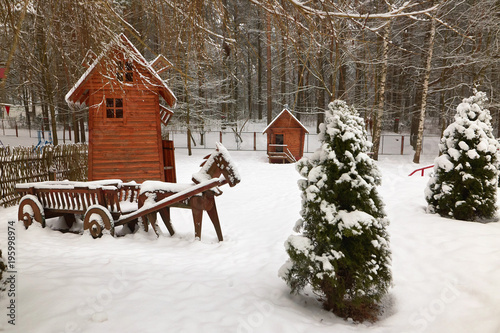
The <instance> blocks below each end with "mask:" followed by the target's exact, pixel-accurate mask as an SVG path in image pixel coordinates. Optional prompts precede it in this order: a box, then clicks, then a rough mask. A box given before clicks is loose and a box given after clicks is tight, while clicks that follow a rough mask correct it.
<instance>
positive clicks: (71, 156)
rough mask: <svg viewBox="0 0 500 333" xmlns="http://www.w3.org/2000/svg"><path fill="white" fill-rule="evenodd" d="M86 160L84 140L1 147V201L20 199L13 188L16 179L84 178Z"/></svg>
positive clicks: (3, 204)
mask: <svg viewBox="0 0 500 333" xmlns="http://www.w3.org/2000/svg"><path fill="white" fill-rule="evenodd" d="M87 160H88V147H87V145H86V144H66V145H58V146H50V145H47V146H44V147H42V148H41V149H35V148H34V147H15V148H11V147H6V148H3V149H0V205H1V206H3V207H8V206H13V205H15V204H17V202H18V201H19V199H20V195H19V194H18V193H17V192H16V190H15V187H16V184H17V183H31V182H42V181H47V180H64V179H68V180H73V181H86V180H87ZM51 178H52V179H51Z"/></svg>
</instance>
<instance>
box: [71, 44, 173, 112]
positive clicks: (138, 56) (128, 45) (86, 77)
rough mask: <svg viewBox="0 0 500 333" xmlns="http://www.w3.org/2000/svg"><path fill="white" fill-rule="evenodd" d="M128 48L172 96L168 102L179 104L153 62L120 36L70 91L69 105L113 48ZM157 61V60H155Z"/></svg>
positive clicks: (107, 46) (108, 46)
mask: <svg viewBox="0 0 500 333" xmlns="http://www.w3.org/2000/svg"><path fill="white" fill-rule="evenodd" d="M116 46H118V47H123V46H125V47H128V48H129V50H132V52H133V53H134V56H135V58H134V60H135V61H137V62H138V63H139V64H140V65H142V66H144V68H146V69H147V70H148V72H149V73H150V74H151V76H152V77H154V78H155V79H156V80H157V81H158V83H159V86H160V87H161V88H162V89H164V90H165V91H166V93H167V95H170V97H171V99H170V100H167V101H166V102H167V103H168V104H169V105H170V106H171V107H173V106H174V105H175V103H176V102H177V98H176V97H175V95H174V93H173V92H172V90H170V88H169V87H168V86H167V84H166V83H165V81H164V80H163V79H162V78H161V77H160V75H159V74H158V73H157V72H156V70H154V69H153V67H152V66H151V64H152V63H154V61H153V62H151V63H149V62H148V61H147V60H146V59H145V58H144V56H143V55H142V54H141V53H140V52H139V51H138V50H137V48H136V47H135V46H134V44H132V42H130V40H129V39H128V38H127V37H126V36H125V35H124V34H120V35H119V36H118V38H116V39H114V40H113V41H111V42H110V43H109V44H108V45H106V47H105V49H104V51H103V52H102V53H101V54H100V55H99V56H98V57H97V59H95V61H94V62H93V63H92V64H91V65H90V66H89V68H87V70H86V71H85V73H84V74H83V75H82V76H81V77H80V79H79V80H78V81H77V82H76V83H75V85H74V86H73V87H72V88H71V89H70V90H69V92H68V93H67V94H66V96H65V99H66V102H67V103H68V104H71V103H75V100H72V97H73V98H74V96H73V94H74V93H75V92H76V91H77V89H78V88H79V87H80V86H81V85H82V84H83V83H85V82H86V81H87V79H88V78H89V77H90V74H91V73H92V72H93V71H94V70H95V68H96V67H97V65H98V64H99V63H100V62H101V61H102V60H103V58H104V57H105V56H106V55H107V54H108V53H109V52H110V50H111V49H112V48H113V47H116ZM155 60H156V59H155Z"/></svg>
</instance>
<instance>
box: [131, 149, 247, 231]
mask: <svg viewBox="0 0 500 333" xmlns="http://www.w3.org/2000/svg"><path fill="white" fill-rule="evenodd" d="M204 159H205V161H204V162H203V163H202V164H201V170H200V171H199V172H197V173H195V174H193V178H192V181H193V182H194V183H195V184H199V183H202V182H204V181H207V180H210V179H212V178H219V177H220V176H221V175H223V176H224V179H223V181H222V185H223V184H226V183H227V184H229V186H230V187H233V186H235V185H236V184H238V183H239V182H240V176H239V174H238V170H237V168H236V166H235V164H234V162H233V161H232V160H231V157H230V155H229V152H228V151H227V149H226V148H225V147H224V146H223V145H222V144H220V143H217V144H216V149H215V151H214V152H213V153H212V154H210V155H207V156H205V158H204ZM193 185H194V184H177V183H164V182H158V181H145V182H144V183H143V184H142V186H141V193H140V195H139V207H142V206H144V205H148V204H151V203H153V202H158V201H160V200H162V199H164V198H166V197H169V196H171V195H173V194H175V193H178V192H180V191H183V190H185V189H187V188H189V187H190V186H193ZM221 194H222V192H221V191H220V190H219V188H218V187H214V188H211V189H209V190H206V191H204V192H202V193H201V194H198V195H194V196H191V197H189V198H188V199H186V200H183V201H181V202H177V203H175V204H173V205H172V206H169V207H166V208H163V209H161V210H160V211H159V213H160V216H161V218H162V220H163V222H164V223H165V226H166V227H167V229H168V231H169V233H170V235H173V234H174V229H173V227H172V224H171V221H170V207H178V208H188V209H191V211H192V214H193V221H194V230H195V237H197V238H199V239H201V225H202V217H203V211H206V212H207V214H208V216H209V217H210V219H211V221H212V223H213V225H214V228H215V231H216V233H217V237H218V239H219V241H222V240H223V237H222V231H221V227H220V222H219V215H218V214H217V207H216V205H215V197H216V196H219V195H221ZM142 220H143V226H144V229H145V230H146V231H147V230H148V224H151V226H152V228H153V230H154V231H155V233H156V234H157V235H158V234H159V232H158V225H157V222H156V221H157V216H156V213H151V214H148V215H146V216H145V217H143V218H142Z"/></svg>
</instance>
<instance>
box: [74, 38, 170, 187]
mask: <svg viewBox="0 0 500 333" xmlns="http://www.w3.org/2000/svg"><path fill="white" fill-rule="evenodd" d="M91 58H93V59H91V60H92V63H91V64H87V66H88V69H87V71H86V72H85V73H84V74H83V76H82V77H81V78H80V79H79V80H78V82H77V83H76V84H75V86H74V87H73V88H72V89H71V90H70V91H69V92H68V93H67V95H66V101H67V102H68V104H70V105H71V104H83V103H85V104H86V105H87V106H88V107H89V120H88V124H89V125H88V126H89V160H88V166H89V167H88V180H89V181H94V180H100V179H121V180H122V181H136V182H138V183H141V182H143V181H145V180H159V181H167V182H176V175H175V160H174V154H173V149H174V148H173V142H172V141H163V140H162V136H161V123H163V124H165V125H166V124H167V123H168V120H169V119H170V117H171V115H172V114H173V112H172V111H171V110H170V109H169V108H168V107H174V106H175V103H176V97H175V95H174V94H173V92H172V91H171V90H170V89H169V87H168V86H167V85H166V83H165V81H164V80H163V79H162V78H161V77H160V76H159V73H161V72H162V71H163V70H165V69H167V68H168V66H169V65H170V63H169V62H168V61H167V60H166V59H165V58H164V57H163V56H161V55H160V56H158V57H157V58H156V59H155V60H153V61H151V62H148V61H146V59H145V58H144V57H143V56H142V54H141V53H140V52H139V51H138V50H137V49H136V48H135V47H134V45H133V44H132V43H131V42H130V41H129V40H128V39H127V37H126V36H125V35H123V34H121V35H120V36H118V37H117V38H116V39H115V40H114V41H112V42H111V43H110V44H109V45H108V46H107V48H106V49H105V51H104V52H102V54H101V55H99V56H98V57H95V56H94V57H91ZM162 100H163V101H164V104H166V106H164V105H162V104H161V101H162ZM167 106H168V107H167Z"/></svg>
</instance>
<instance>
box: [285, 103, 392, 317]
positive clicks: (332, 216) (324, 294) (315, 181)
mask: <svg viewBox="0 0 500 333" xmlns="http://www.w3.org/2000/svg"><path fill="white" fill-rule="evenodd" d="M328 108H329V111H326V114H325V123H324V124H321V126H320V134H319V138H320V141H321V148H319V149H318V150H317V151H316V152H315V153H314V154H313V155H312V156H311V157H310V158H302V159H301V160H300V161H299V162H298V163H297V170H298V171H299V173H300V174H301V175H302V176H303V177H305V179H301V180H299V187H300V189H301V191H302V210H301V216H302V218H301V219H300V220H299V221H297V224H296V226H295V229H294V231H295V232H297V233H298V234H293V235H291V236H290V237H289V238H288V240H287V241H286V242H285V248H286V251H287V253H288V255H289V256H290V258H289V259H288V260H287V262H286V263H285V264H284V265H283V266H282V267H281V269H280V271H279V275H280V276H281V277H282V278H283V279H284V280H285V281H286V283H287V284H288V285H289V286H290V287H291V292H292V293H296V292H299V291H301V290H302V289H303V288H304V287H305V286H307V285H309V286H311V288H312V290H313V291H314V293H315V294H316V295H318V296H319V298H320V300H321V301H322V302H323V305H324V308H325V309H327V310H329V311H333V312H334V313H335V314H336V315H338V316H340V317H343V318H346V319H347V318H352V319H353V320H355V321H357V322H362V321H364V320H369V321H375V320H376V319H377V316H378V314H379V312H380V302H379V301H380V300H381V298H382V297H383V296H384V295H385V294H386V292H387V290H388V288H389V286H390V284H391V280H392V277H391V269H390V263H391V259H390V255H391V253H390V249H389V241H388V234H387V231H386V227H387V225H388V220H387V218H386V216H385V213H384V210H383V203H382V201H381V198H380V197H379V195H378V193H377V191H376V185H380V173H379V171H378V169H377V167H376V165H375V164H374V161H373V160H372V159H371V158H370V157H369V156H368V155H367V152H368V151H369V149H370V147H371V143H370V142H368V141H367V139H366V132H365V129H364V122H363V119H362V118H360V117H359V116H358V113H357V111H356V110H355V109H354V108H353V107H349V106H348V105H347V104H346V103H345V102H344V101H339V100H337V101H334V102H332V103H330V105H329V106H328Z"/></svg>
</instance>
